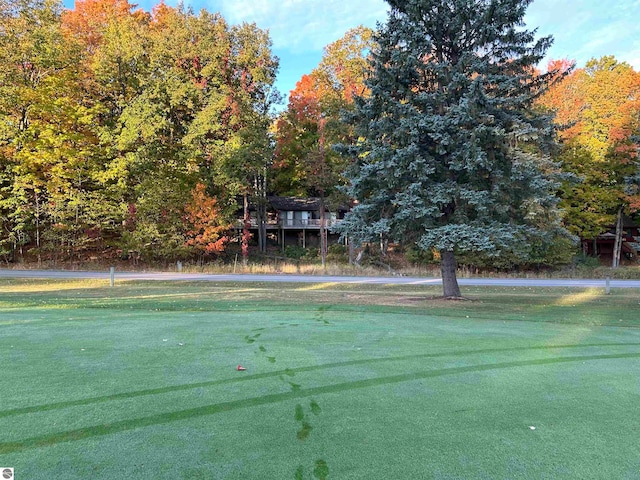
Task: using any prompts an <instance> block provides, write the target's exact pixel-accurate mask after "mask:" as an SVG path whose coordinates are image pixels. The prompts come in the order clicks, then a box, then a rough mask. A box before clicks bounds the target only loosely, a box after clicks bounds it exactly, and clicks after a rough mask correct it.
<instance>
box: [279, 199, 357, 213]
mask: <svg viewBox="0 0 640 480" xmlns="http://www.w3.org/2000/svg"><path fill="white" fill-rule="evenodd" d="M268 200H269V203H270V204H271V206H272V207H273V208H274V209H275V210H281V211H286V210H289V211H294V212H315V211H318V210H320V198H318V197H302V198H299V197H268ZM325 209H326V210H329V208H328V207H326V206H325ZM338 210H340V211H345V212H346V211H348V210H349V207H347V206H344V205H340V206H338Z"/></svg>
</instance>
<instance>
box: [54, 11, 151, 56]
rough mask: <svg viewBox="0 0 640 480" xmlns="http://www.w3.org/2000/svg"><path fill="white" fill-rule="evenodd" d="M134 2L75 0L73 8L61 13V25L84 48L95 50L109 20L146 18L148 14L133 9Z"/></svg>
mask: <svg viewBox="0 0 640 480" xmlns="http://www.w3.org/2000/svg"><path fill="white" fill-rule="evenodd" d="M136 7H137V5H136V4H131V3H129V2H128V0H75V4H74V7H73V9H71V10H65V11H64V12H63V14H62V26H63V29H64V30H65V31H66V33H67V34H68V35H72V36H74V37H76V38H77V39H78V40H79V41H80V42H81V43H83V44H84V45H85V46H86V48H87V49H88V50H89V51H91V52H93V51H95V50H96V49H97V48H98V46H99V45H100V42H101V40H102V35H103V32H104V29H105V28H106V27H107V25H108V24H109V22H111V21H112V20H113V19H117V18H125V17H127V16H129V15H132V16H134V18H136V19H138V20H146V19H148V18H149V14H148V13H146V12H144V11H143V10H140V9H138V10H135V11H134V9H135V8H136Z"/></svg>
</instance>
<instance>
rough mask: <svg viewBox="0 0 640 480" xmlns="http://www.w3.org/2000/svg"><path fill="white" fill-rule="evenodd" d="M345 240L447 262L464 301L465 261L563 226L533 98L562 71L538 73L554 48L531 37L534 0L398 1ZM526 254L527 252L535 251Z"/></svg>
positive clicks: (355, 174) (358, 152)
mask: <svg viewBox="0 0 640 480" xmlns="http://www.w3.org/2000/svg"><path fill="white" fill-rule="evenodd" d="M388 3H389V4H390V5H391V9H390V12H389V18H388V21H387V23H386V24H385V25H384V26H382V27H381V29H380V31H379V32H378V33H377V38H376V40H377V47H376V48H375V50H374V52H373V56H372V57H373V60H372V62H373V65H372V70H373V71H372V74H371V77H370V78H369V80H368V84H367V86H368V88H369V89H370V91H371V94H370V96H368V97H367V98H360V99H357V104H356V109H355V113H354V115H353V121H354V122H355V124H356V131H357V133H358V135H359V140H358V142H357V143H356V144H355V145H351V146H348V147H344V148H343V149H342V150H343V151H344V153H345V154H347V155H349V156H351V157H352V158H354V159H355V161H354V163H353V166H352V169H351V171H350V177H351V186H350V194H351V195H352V196H353V197H354V198H355V199H356V200H357V201H358V204H357V206H356V207H355V208H354V209H353V211H352V212H351V214H350V215H349V216H348V218H347V219H346V220H345V222H343V224H342V225H341V227H340V230H341V232H342V233H343V234H347V235H349V236H350V237H352V238H354V239H356V240H360V241H373V240H374V239H375V240H378V239H380V238H383V239H385V238H386V239H389V240H392V241H412V242H415V244H416V245H417V246H419V247H420V248H422V249H425V250H435V251H437V252H439V255H440V258H441V270H442V276H443V285H444V295H445V297H459V296H460V290H459V287H458V282H457V279H456V270H455V254H456V253H457V252H469V251H471V252H473V251H482V252H499V251H500V250H501V249H505V248H509V249H514V248H515V249H518V247H519V246H525V245H526V244H527V242H530V241H536V240H533V239H534V238H535V239H537V240H540V239H542V238H544V237H545V233H544V232H548V231H550V230H552V229H553V228H556V227H557V226H558V223H557V220H556V218H557V216H556V215H555V205H556V200H555V197H554V196H553V195H552V191H553V189H554V188H555V186H556V183H555V182H554V180H553V179H552V177H551V175H550V174H551V172H552V170H553V165H552V164H551V163H550V161H549V159H548V157H547V155H546V154H547V153H548V149H549V147H550V145H551V142H550V140H551V137H552V134H553V129H552V127H551V122H550V118H548V117H545V116H543V115H540V114H537V113H536V112H535V111H534V110H533V107H532V102H533V100H534V99H535V98H536V97H537V96H538V95H540V94H541V93H542V91H543V90H544V89H545V87H546V86H547V85H548V84H549V82H551V81H552V80H553V79H554V78H557V76H558V75H557V74H556V73H557V72H550V73H548V74H542V75H539V74H537V73H536V71H535V68H534V67H535V65H536V64H537V63H538V62H539V61H540V60H541V59H542V58H543V56H544V54H545V51H546V50H547V48H548V47H549V46H550V45H551V42H552V40H551V38H550V37H545V38H542V39H539V40H537V41H536V40H535V31H528V30H526V29H525V28H524V24H523V17H524V14H525V10H526V8H527V6H528V5H529V4H530V3H531V0H388ZM526 250H527V249H526V248H522V251H523V252H524V251H526Z"/></svg>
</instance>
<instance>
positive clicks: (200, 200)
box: [185, 183, 231, 255]
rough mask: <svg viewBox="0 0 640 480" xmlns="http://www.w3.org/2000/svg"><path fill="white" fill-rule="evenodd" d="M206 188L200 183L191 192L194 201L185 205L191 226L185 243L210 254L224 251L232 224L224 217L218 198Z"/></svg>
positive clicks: (186, 218)
mask: <svg viewBox="0 0 640 480" xmlns="http://www.w3.org/2000/svg"><path fill="white" fill-rule="evenodd" d="M205 190H206V187H205V186H204V184H202V183H198V184H197V185H196V186H195V188H194V189H193V190H192V192H191V196H192V201H191V202H190V203H189V204H187V205H186V207H185V214H186V217H185V220H186V223H187V225H188V227H189V228H188V230H187V237H188V239H187V241H186V242H185V244H186V245H187V246H190V247H195V248H196V250H198V251H200V252H201V253H203V254H206V255H210V254H214V253H220V252H222V251H224V248H225V245H226V244H227V243H228V242H229V237H228V236H227V235H225V234H226V233H227V232H228V230H229V229H230V228H231V226H230V225H229V224H227V223H226V222H225V221H224V220H223V219H222V216H221V212H220V208H219V207H218V200H217V199H216V198H215V197H210V196H208V195H207V193H206V191H205Z"/></svg>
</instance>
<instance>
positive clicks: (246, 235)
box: [242, 193, 251, 267]
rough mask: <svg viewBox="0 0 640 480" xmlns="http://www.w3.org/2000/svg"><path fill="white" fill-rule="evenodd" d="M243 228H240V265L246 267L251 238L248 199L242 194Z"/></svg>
mask: <svg viewBox="0 0 640 480" xmlns="http://www.w3.org/2000/svg"><path fill="white" fill-rule="evenodd" d="M243 207H244V208H243V210H244V212H243V213H244V215H243V220H244V222H243V223H244V224H243V228H242V264H243V265H244V266H245V267H246V266H247V263H248V261H249V239H250V238H251V232H250V230H249V229H250V228H251V217H250V216H249V197H248V196H247V194H246V193H245V194H244V202H243Z"/></svg>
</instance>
